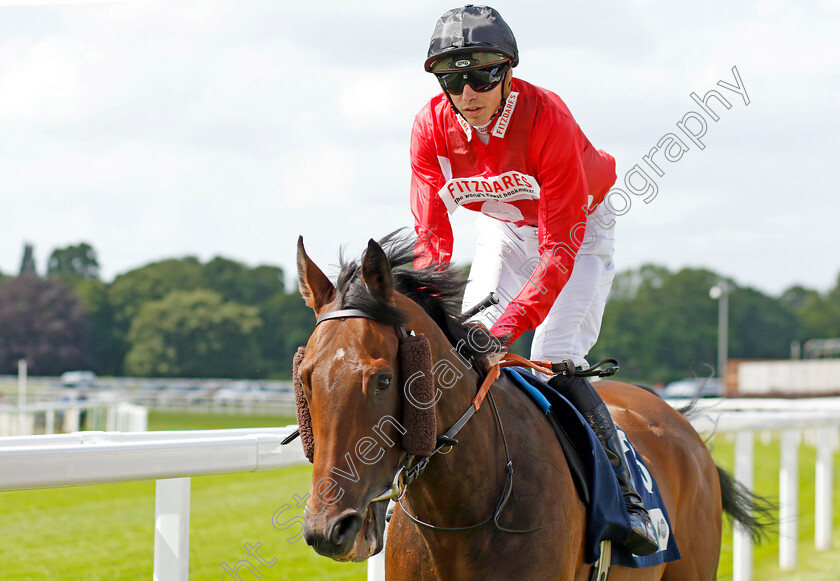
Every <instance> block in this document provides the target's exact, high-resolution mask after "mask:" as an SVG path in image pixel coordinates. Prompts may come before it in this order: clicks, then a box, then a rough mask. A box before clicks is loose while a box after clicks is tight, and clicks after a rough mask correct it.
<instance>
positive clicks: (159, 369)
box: [125, 290, 260, 377]
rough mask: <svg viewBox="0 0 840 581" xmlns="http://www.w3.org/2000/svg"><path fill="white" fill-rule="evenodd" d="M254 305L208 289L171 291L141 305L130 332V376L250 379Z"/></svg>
mask: <svg viewBox="0 0 840 581" xmlns="http://www.w3.org/2000/svg"><path fill="white" fill-rule="evenodd" d="M259 325H260V320H259V317H258V316H257V309H256V308H254V307H248V306H243V305H240V304H237V303H233V302H224V301H223V299H222V296H221V295H220V294H219V293H216V292H213V291H209V290H195V291H187V292H185V291H173V292H171V293H169V294H168V295H166V296H165V297H164V298H163V299H160V300H154V301H149V302H147V303H145V304H143V305H142V306H141V307H140V309H139V312H138V313H137V316H136V317H135V318H134V320H133V322H132V324H131V330H130V331H129V334H128V343H129V345H130V349H129V351H128V354H127V356H126V361H125V368H126V372H127V373H128V374H130V375H139V376H161V377H254V376H256V375H257V373H258V371H257V370H258V369H259V349H258V346H257V342H256V336H255V334H254V330H255V329H256V328H257V327H259Z"/></svg>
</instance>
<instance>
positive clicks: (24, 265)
mask: <svg viewBox="0 0 840 581" xmlns="http://www.w3.org/2000/svg"><path fill="white" fill-rule="evenodd" d="M24 275H28V276H38V269H37V268H36V266H35V248H34V247H33V246H32V245H31V244H29V243H28V242H27V243H26V244H24V245H23V258H21V260H20V276H24Z"/></svg>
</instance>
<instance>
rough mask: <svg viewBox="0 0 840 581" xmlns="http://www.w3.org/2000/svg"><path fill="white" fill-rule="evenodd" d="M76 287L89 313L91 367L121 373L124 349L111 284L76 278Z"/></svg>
mask: <svg viewBox="0 0 840 581" xmlns="http://www.w3.org/2000/svg"><path fill="white" fill-rule="evenodd" d="M73 290H74V291H75V292H76V294H77V295H79V299H80V300H81V301H82V304H83V305H84V307H85V309H86V310H87V312H88V329H89V337H90V345H91V356H92V359H93V363H92V369H93V370H94V371H96V372H97V373H99V374H100V375H120V374H121V373H122V369H123V359H124V358H125V350H124V347H123V343H124V337H122V336H120V334H119V333H118V329H117V325H116V321H115V318H114V309H113V307H112V306H111V301H110V298H109V296H108V285H107V284H105V283H104V282H102V281H101V280H90V279H77V280H75V282H74V284H73Z"/></svg>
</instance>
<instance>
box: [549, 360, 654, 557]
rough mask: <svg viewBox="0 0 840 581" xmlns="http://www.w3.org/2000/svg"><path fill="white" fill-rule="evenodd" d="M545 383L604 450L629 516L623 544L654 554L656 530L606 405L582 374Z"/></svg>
mask: <svg viewBox="0 0 840 581" xmlns="http://www.w3.org/2000/svg"><path fill="white" fill-rule="evenodd" d="M548 384H549V385H550V386H551V387H553V388H555V389H556V390H558V391H559V392H560V393H561V394H562V395H563V396H564V397H565V398H566V399H568V400H569V401H570V402H571V403H572V405H574V406H575V407H576V408H577V409H578V411H579V412H581V415H583V417H584V419H585V420H586V421H587V422H588V423H589V425H590V426H592V430H593V431H594V432H595V435H596V436H597V437H598V440H599V441H600V442H601V445H602V446H603V447H604V450H605V451H606V453H607V458H608V459H609V461H610V464H611V465H612V467H613V471H614V472H615V475H616V478H617V479H618V486H619V489H620V490H621V495H622V496H623V497H624V506H625V508H626V509H627V516H628V517H629V519H630V537H629V538H628V539H627V542H625V543H624V546H625V547H627V549H628V550H630V551H631V552H632V553H634V554H636V555H640V556H645V555H651V554H653V553H655V552H656V551H657V550H659V543H658V542H657V536H656V530H655V529H654V528H653V523H652V522H651V520H650V515H649V514H648V511H647V509H645V505H644V503H643V502H642V497H641V496H639V493H638V492H636V489H635V488H634V486H633V474H632V472H630V466H629V465H628V464H627V456H625V455H624V453H623V452H622V450H621V441H620V440H619V438H618V433H617V432H616V429H615V423H613V419H612V416H611V415H610V412H609V410H608V409H607V404H606V403H604V400H602V399H601V396H600V395H598V392H597V391H595V388H594V387H592V384H591V383H589V381H588V380H587V379H586V378H584V377H578V376H573V377H569V376H566V375H555V376H554V377H552V378H551V379H550V380H549V382H548Z"/></svg>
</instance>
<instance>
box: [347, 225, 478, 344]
mask: <svg viewBox="0 0 840 581" xmlns="http://www.w3.org/2000/svg"><path fill="white" fill-rule="evenodd" d="M414 242H415V238H414V236H413V235H411V234H407V233H406V232H405V229H401V230H396V231H394V232H391V233H390V234H388V235H386V236H385V237H384V238H382V239H381V240H379V241H378V243H379V245H380V246H381V247H382V249H383V250H384V251H385V255H386V256H387V257H388V262H389V263H390V265H391V274H392V276H393V277H394V287H395V289H396V290H397V291H398V292H400V293H402V294H404V295H405V296H407V297H408V298H410V299H411V300H413V301H414V302H415V303H417V304H418V305H420V306H421V307H422V308H423V310H424V311H425V312H426V314H428V315H429V316H430V317H431V318H432V319H433V320H434V321H435V323H436V324H437V325H438V327H440V329H441V331H443V333H444V334H445V335H446V337H447V338H448V339H449V341H450V342H451V343H452V345H454V346H458V347H459V350H460V352H461V354H462V355H463V356H464V357H467V358H469V357H471V356H472V357H476V358H478V357H483V356H484V355H485V353H484V352H479V351H476V350H475V349H474V348H473V347H472V346H471V343H472V342H471V341H468V340H467V334H468V333H469V331H470V329H471V327H470V326H468V325H465V324H464V322H465V321H464V318H463V316H461V314H460V307H461V298H462V296H463V294H464V287H465V286H466V285H467V279H466V276H464V274H463V273H462V272H461V271H459V270H457V269H451V268H448V267H445V266H441V265H439V264H438V265H432V266H430V267H427V268H423V269H420V270H414V268H413V264H414V257H415V254H414ZM339 260H340V268H341V270H340V272H339V274H338V282H337V284H336V289H337V290H338V294H339V297H340V299H341V308H343V309H350V308H353V309H359V310H362V311H364V312H365V313H367V314H368V315H370V316H371V317H372V318H373V319H374V320H375V321H378V322H380V323H384V324H386V325H391V326H394V327H398V326H400V325H404V324H405V323H406V315H405V313H403V312H402V311H401V310H400V309H398V308H397V307H395V306H393V305H389V304H386V303H383V302H381V301H380V300H379V299H377V298H376V297H374V296H373V295H372V294H371V293H370V292H369V291H368V289H367V286H366V285H365V283H364V281H363V280H362V275H361V271H362V269H361V264H360V262H359V261H358V260H346V259H345V258H344V256H343V255H342V256H341V257H340V259H339ZM473 333H475V331H473ZM482 342H484V341H483V340H482ZM484 344H485V345H486V344H487V343H484Z"/></svg>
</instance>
